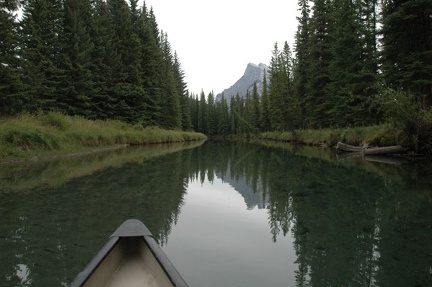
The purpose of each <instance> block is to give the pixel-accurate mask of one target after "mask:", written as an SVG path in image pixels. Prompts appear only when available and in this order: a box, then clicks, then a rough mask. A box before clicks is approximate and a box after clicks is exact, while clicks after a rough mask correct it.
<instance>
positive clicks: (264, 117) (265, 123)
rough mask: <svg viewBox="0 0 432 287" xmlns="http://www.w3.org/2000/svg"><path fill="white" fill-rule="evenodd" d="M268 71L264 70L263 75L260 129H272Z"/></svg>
mask: <svg viewBox="0 0 432 287" xmlns="http://www.w3.org/2000/svg"><path fill="white" fill-rule="evenodd" d="M266 75H267V72H264V76H263V90H262V95H261V101H260V130H261V131H264V132H266V131H270V130H271V124H270V110H269V109H270V108H269V99H268V87H267V76H266Z"/></svg>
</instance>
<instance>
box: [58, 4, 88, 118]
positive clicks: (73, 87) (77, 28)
mask: <svg viewBox="0 0 432 287" xmlns="http://www.w3.org/2000/svg"><path fill="white" fill-rule="evenodd" d="M64 8H65V9H64V10H65V13H64V21H63V31H62V34H61V39H60V40H61V44H62V48H63V50H62V61H61V62H60V65H61V67H62V71H63V73H64V74H63V76H62V78H61V85H60V87H59V95H58V109H59V110H60V111H62V112H64V113H67V114H70V115H83V116H86V117H92V114H93V112H92V111H91V97H92V95H93V94H94V93H95V91H94V88H93V78H92V73H91V66H92V59H91V55H92V52H93V42H92V39H91V36H90V31H91V29H92V27H91V16H92V15H91V12H92V7H91V5H90V2H89V1H88V0H65V1H64ZM93 117H94V116H93Z"/></svg>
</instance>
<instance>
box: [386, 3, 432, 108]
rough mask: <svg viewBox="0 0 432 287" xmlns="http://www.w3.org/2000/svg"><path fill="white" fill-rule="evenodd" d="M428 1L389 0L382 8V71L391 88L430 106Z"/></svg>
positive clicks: (430, 22) (431, 7)
mask: <svg viewBox="0 0 432 287" xmlns="http://www.w3.org/2000/svg"><path fill="white" fill-rule="evenodd" d="M431 15H432V2H431V1H430V0H389V1H386V2H384V7H383V28H382V34H383V39H382V43H383V52H382V56H383V65H382V68H383V71H384V77H385V80H386V82H387V83H388V84H389V85H390V86H391V87H393V88H395V89H402V90H405V91H409V92H411V93H414V94H415V95H416V96H418V97H420V98H423V99H424V106H430V105H432V18H431Z"/></svg>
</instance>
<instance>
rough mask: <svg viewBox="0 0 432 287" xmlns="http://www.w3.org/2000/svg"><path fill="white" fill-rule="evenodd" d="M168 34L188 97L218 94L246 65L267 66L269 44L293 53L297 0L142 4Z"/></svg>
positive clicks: (165, 0)
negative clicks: (150, 11) (180, 68)
mask: <svg viewBox="0 0 432 287" xmlns="http://www.w3.org/2000/svg"><path fill="white" fill-rule="evenodd" d="M145 3H146V5H147V8H148V9H150V7H153V11H154V14H155V16H156V21H157V23H158V25H159V29H162V30H163V31H165V32H167V34H168V40H169V42H170V43H171V46H172V49H173V50H175V51H176V52H177V55H178V58H179V60H180V63H181V65H182V68H183V71H184V72H185V81H186V83H187V84H188V89H189V91H190V92H191V93H194V94H199V93H200V92H201V90H204V92H205V94H206V95H207V94H208V93H209V92H211V91H214V93H215V94H218V93H220V92H222V91H223V90H224V89H226V88H229V87H230V86H231V85H232V84H234V83H235V82H236V81H237V80H238V79H239V78H240V77H241V76H242V75H243V73H244V70H245V69H246V66H247V64H248V63H254V64H257V65H258V64H259V63H264V64H267V65H268V64H269V61H270V59H271V52H272V50H273V45H274V43H275V42H278V44H279V48H282V47H283V44H284V42H285V41H288V43H289V44H290V46H291V49H292V50H293V45H292V44H293V43H294V35H295V32H296V30H297V26H298V22H297V19H296V16H297V15H298V13H299V12H298V11H297V9H298V7H297V0H218V1H209V0H145Z"/></svg>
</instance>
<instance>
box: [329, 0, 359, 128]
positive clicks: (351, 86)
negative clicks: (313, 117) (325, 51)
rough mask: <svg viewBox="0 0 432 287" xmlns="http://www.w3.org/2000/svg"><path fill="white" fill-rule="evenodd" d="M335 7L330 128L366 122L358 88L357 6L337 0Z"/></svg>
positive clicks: (330, 66) (350, 2)
mask: <svg viewBox="0 0 432 287" xmlns="http://www.w3.org/2000/svg"><path fill="white" fill-rule="evenodd" d="M333 4H334V6H333V9H334V12H333V15H334V16H333V18H334V25H333V29H332V30H331V32H330V33H331V34H332V39H333V41H332V43H331V52H332V57H331V60H330V65H329V69H328V71H329V74H330V79H331V83H329V84H328V86H327V87H326V88H327V89H326V91H327V98H326V102H327V104H326V106H327V107H328V109H326V111H325V118H326V123H327V124H328V125H331V126H346V125H350V124H358V123H361V121H362V119H363V114H362V110H364V106H363V104H364V103H363V97H362V96H363V95H362V90H361V88H360V87H359V85H361V83H360V78H359V77H360V76H361V71H362V65H363V62H362V61H360V60H359V59H361V58H362V47H363V43H362V40H361V27H360V26H359V23H360V22H359V19H357V16H356V15H357V11H356V8H357V7H356V6H355V4H354V3H353V2H352V1H350V0H334V3H333Z"/></svg>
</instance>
